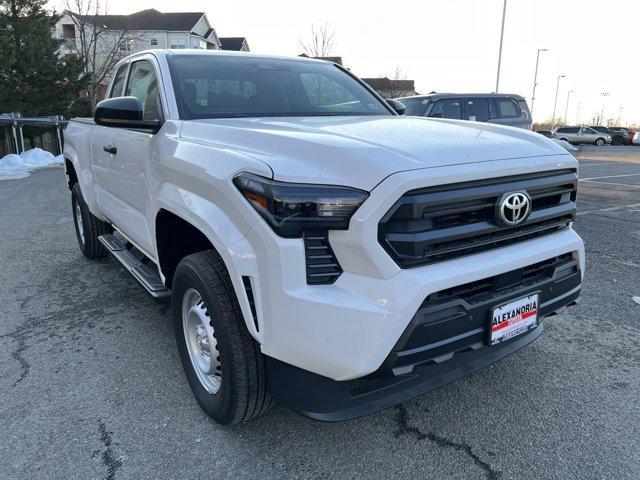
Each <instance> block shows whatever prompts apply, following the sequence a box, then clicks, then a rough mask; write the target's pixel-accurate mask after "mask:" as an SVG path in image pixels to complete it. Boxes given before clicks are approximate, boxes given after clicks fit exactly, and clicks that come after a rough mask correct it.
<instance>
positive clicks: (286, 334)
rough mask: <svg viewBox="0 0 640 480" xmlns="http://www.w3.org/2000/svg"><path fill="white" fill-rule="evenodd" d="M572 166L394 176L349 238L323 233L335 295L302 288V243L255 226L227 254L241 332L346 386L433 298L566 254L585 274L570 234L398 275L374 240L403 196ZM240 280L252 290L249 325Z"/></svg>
mask: <svg viewBox="0 0 640 480" xmlns="http://www.w3.org/2000/svg"><path fill="white" fill-rule="evenodd" d="M575 166H576V160H575V159H574V158H573V157H572V156H571V155H568V154H567V155H554V156H550V157H537V158H526V159H522V160H509V161H508V162H506V161H495V162H486V163H483V165H482V169H480V168H478V166H477V165H475V164H469V165H458V166H455V167H437V168H432V169H425V170H420V171H410V172H401V173H398V174H394V175H392V176H391V177H389V178H387V179H386V180H385V181H383V182H382V183H381V184H380V185H379V186H377V187H376V188H375V189H374V190H373V191H372V192H371V194H370V196H369V198H368V199H367V201H365V203H364V204H363V205H362V206H361V207H360V208H359V209H358V211H357V212H356V213H355V215H354V217H353V218H352V219H351V223H350V227H349V230H345V231H331V232H329V240H330V243H331V246H332V248H333V251H334V252H335V254H336V256H337V259H338V261H339V264H340V265H341V266H342V269H343V273H342V274H341V275H340V276H339V278H338V279H337V280H336V282H335V283H334V284H331V285H309V284H308V283H307V272H306V268H305V247H304V242H303V240H302V239H297V238H281V237H278V236H277V235H276V234H274V233H273V231H272V230H271V229H270V228H269V227H268V226H267V225H266V224H265V223H264V222H262V221H257V222H256V223H255V224H254V225H253V227H252V228H251V230H250V231H249V232H248V234H247V236H246V237H245V238H244V239H242V240H240V241H238V242H237V243H235V244H233V245H231V246H230V247H229V250H228V258H229V262H228V265H229V270H230V273H231V277H232V279H234V282H236V283H237V284H238V285H236V292H237V293H238V298H239V300H240V304H241V308H242V309H243V313H244V316H245V321H246V323H247V328H248V329H249V331H251V332H252V334H253V336H254V338H256V340H257V341H258V342H259V343H260V345H261V350H262V352H263V353H264V354H265V355H267V356H269V357H272V358H274V359H277V360H279V361H281V362H284V363H287V364H290V365H293V366H295V367H298V368H300V369H303V370H306V371H309V372H312V373H314V374H317V375H320V376H323V377H328V378H329V379H333V380H337V381H344V380H352V379H356V378H362V377H364V376H367V375H369V374H371V373H373V372H375V371H377V370H378V369H379V368H380V366H381V365H382V364H383V362H385V360H386V359H387V357H388V355H389V353H390V352H392V350H393V349H394V346H395V345H396V343H397V342H398V339H400V338H401V336H402V334H403V332H404V331H405V329H406V328H407V326H408V325H409V323H410V322H411V320H412V318H413V316H414V315H415V313H416V312H417V311H418V309H419V308H420V305H421V304H422V302H423V301H424V300H425V298H427V297H428V296H429V295H430V294H432V293H434V292H437V291H440V290H443V289H448V288H452V287H456V286H458V285H462V284H465V283H467V282H473V281H476V280H480V279H483V278H487V277H491V276H495V275H498V274H501V273H504V272H508V271H511V270H513V269H517V268H522V267H525V266H527V265H531V264H534V263H536V262H540V261H544V260H547V259H549V258H551V257H555V256H558V255H562V254H565V253H573V252H575V255H576V258H577V259H578V262H579V263H580V269H581V271H583V270H584V245H583V242H582V240H581V239H580V237H579V236H578V235H577V234H576V233H575V232H574V231H573V230H572V229H570V228H566V229H564V230H561V231H558V232H557V233H553V234H549V235H546V236H544V237H538V238H536V239H532V240H527V241H525V242H522V243H518V244H513V245H509V246H504V247H501V248H496V249H493V250H489V251H485V252H481V253H476V254H471V255H467V256H464V257H459V258H455V259H451V260H447V261H444V262H440V263H435V264H430V265H424V266H420V267H416V268H410V269H401V268H400V267H399V266H398V265H397V263H396V262H395V261H394V260H393V259H392V258H391V257H390V256H389V254H388V253H387V252H386V251H385V250H384V249H383V247H382V246H381V245H380V243H379V241H378V236H377V234H378V225H379V222H380V219H381V218H382V217H383V216H384V215H385V214H386V213H387V212H388V211H389V209H390V208H391V207H392V206H393V204H394V203H395V202H396V201H397V199H398V198H400V197H401V196H402V195H403V194H404V193H405V192H406V191H408V190H411V189H414V188H418V187H425V186H431V185H439V184H442V183H455V182H459V181H460V180H461V179H464V180H465V181H466V180H469V181H472V180H475V179H482V178H495V177H499V176H503V175H505V176H507V175H520V174H527V173H532V172H533V173H535V172H539V171H547V170H553V169H566V168H575ZM243 277H245V278H243ZM247 277H248V278H247ZM240 279H242V280H249V281H250V283H251V285H252V293H253V296H254V298H255V305H254V307H255V317H254V318H252V316H253V315H252V314H253V312H252V310H251V306H250V305H249V303H248V302H247V301H246V298H245V297H246V295H245V292H244V288H243V285H242V281H241V280H240ZM254 323H255V327H254Z"/></svg>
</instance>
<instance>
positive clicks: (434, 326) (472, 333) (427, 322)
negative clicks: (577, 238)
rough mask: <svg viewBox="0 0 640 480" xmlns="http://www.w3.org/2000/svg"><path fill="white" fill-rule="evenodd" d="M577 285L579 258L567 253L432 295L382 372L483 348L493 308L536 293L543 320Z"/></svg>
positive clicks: (396, 346)
mask: <svg viewBox="0 0 640 480" xmlns="http://www.w3.org/2000/svg"><path fill="white" fill-rule="evenodd" d="M580 282H581V275H580V266H579V262H578V260H577V257H576V256H575V254H573V253H566V254H563V255H559V256H556V257H553V258H550V259H548V260H544V261H542V262H538V263H535V264H533V265H529V266H526V267H523V268H518V269H516V270H511V271H509V272H505V273H501V274H499V275H495V276H493V277H489V278H484V279H481V280H477V281H474V282H469V283H465V284H463V285H458V286H455V287H452V288H447V289H444V290H440V291H438V292H435V293H432V294H430V295H429V296H428V297H427V298H426V299H425V300H424V301H423V302H422V305H420V308H419V309H418V311H417V312H416V314H415V315H414V317H413V318H412V320H411V322H410V323H409V325H408V326H407V328H406V329H405V331H404V333H403V334H402V335H401V337H400V339H399V340H398V342H397V343H396V345H395V346H394V348H393V350H392V352H391V354H390V355H389V357H388V358H387V360H386V361H385V365H384V366H383V368H384V369H387V370H393V371H396V372H399V373H406V372H408V371H411V370H412V369H413V367H414V366H416V365H419V364H425V363H429V362H436V363H438V362H442V361H446V360H448V359H450V358H451V357H452V356H453V355H455V354H457V353H461V352H465V351H469V350H476V349H478V348H482V347H483V346H484V345H485V344H486V338H487V333H488V330H487V329H488V325H489V318H490V316H491V312H492V309H493V308H495V307H496V306H499V305H502V304H506V303H508V302H509V301H512V300H514V299H516V298H521V297H524V296H526V295H530V294H532V293H538V294H539V302H540V309H539V316H540V318H543V317H545V316H546V315H548V314H550V313H552V312H553V311H554V310H555V308H558V306H559V305H557V304H556V303H555V302H554V300H555V299H560V300H559V301H560V302H562V298H563V295H566V294H568V293H569V292H572V291H574V290H575V289H576V288H577V287H579V286H580ZM575 295H577V293H576V294H575ZM568 302H569V301H566V303H568Z"/></svg>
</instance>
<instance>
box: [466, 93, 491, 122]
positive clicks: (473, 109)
mask: <svg viewBox="0 0 640 480" xmlns="http://www.w3.org/2000/svg"><path fill="white" fill-rule="evenodd" d="M464 116H465V119H466V120H471V121H474V122H486V121H487V120H489V118H490V117H489V100H487V99H486V98H467V99H466V100H465V102H464Z"/></svg>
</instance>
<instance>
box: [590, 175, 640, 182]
mask: <svg viewBox="0 0 640 480" xmlns="http://www.w3.org/2000/svg"><path fill="white" fill-rule="evenodd" d="M638 176H640V173H625V174H624V175H607V176H604V177H590V178H581V179H580V181H581V182H588V181H591V180H600V179H602V178H620V177H638Z"/></svg>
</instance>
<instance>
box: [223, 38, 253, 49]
mask: <svg viewBox="0 0 640 480" xmlns="http://www.w3.org/2000/svg"><path fill="white" fill-rule="evenodd" d="M220 41H221V42H222V50H232V51H234V52H248V51H249V43H248V42H247V39H246V38H245V37H220Z"/></svg>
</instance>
